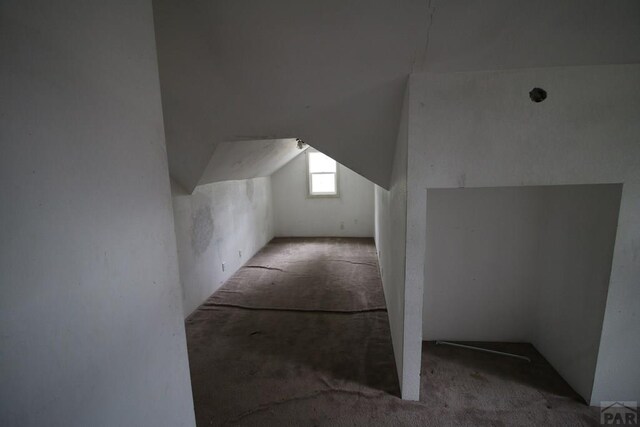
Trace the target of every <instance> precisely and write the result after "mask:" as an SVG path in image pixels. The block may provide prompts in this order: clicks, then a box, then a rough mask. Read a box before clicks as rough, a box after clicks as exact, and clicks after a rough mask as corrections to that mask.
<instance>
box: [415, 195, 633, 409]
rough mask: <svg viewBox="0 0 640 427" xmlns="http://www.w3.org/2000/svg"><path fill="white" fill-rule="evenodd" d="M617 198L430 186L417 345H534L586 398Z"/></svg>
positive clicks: (611, 241)
mask: <svg viewBox="0 0 640 427" xmlns="http://www.w3.org/2000/svg"><path fill="white" fill-rule="evenodd" d="M620 194H621V186H620V185H572V186H544V187H499V188H471V189H469V188H466V189H447V190H441V189H440V190H428V192H427V198H428V200H429V203H428V205H427V236H428V238H427V261H426V263H425V278H426V281H425V284H426V286H425V292H424V310H423V319H424V328H423V337H424V339H426V340H434V339H445V340H446V339H449V340H468V341H516V342H531V343H533V344H534V345H535V346H536V348H537V349H538V350H539V351H540V352H541V353H542V354H543V355H544V356H545V357H546V358H547V360H549V362H550V363H551V364H552V365H553V366H554V367H555V368H556V370H557V371H558V372H559V373H560V374H561V375H562V376H563V377H564V378H565V379H566V380H567V381H568V382H569V383H570V384H571V385H572V386H573V387H574V389H575V390H576V391H577V392H578V393H579V394H580V395H582V396H583V397H584V398H585V399H586V400H587V401H589V400H590V397H591V387H592V385H593V378H594V374H595V368H596V359H597V356H598V347H599V344H600V335H601V331H602V318H603V314H604V308H605V303H606V295H607V288H608V284H609V272H610V270H611V259H612V255H613V245H614V239H615V234H616V223H617V219H618V209H619V206H620Z"/></svg>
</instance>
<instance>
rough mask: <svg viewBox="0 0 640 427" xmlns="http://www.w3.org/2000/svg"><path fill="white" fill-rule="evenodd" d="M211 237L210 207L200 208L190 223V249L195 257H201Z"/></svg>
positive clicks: (211, 219) (211, 218) (211, 220)
mask: <svg viewBox="0 0 640 427" xmlns="http://www.w3.org/2000/svg"><path fill="white" fill-rule="evenodd" d="M212 237H213V217H212V216H211V207H209V206H208V205H205V206H201V207H199V208H198V210H197V211H196V213H195V215H194V216H193V218H192V222H191V247H192V248H193V252H194V253H195V254H196V256H199V255H202V254H203V253H204V252H205V251H206V250H207V248H208V247H209V244H210V243H211V238H212Z"/></svg>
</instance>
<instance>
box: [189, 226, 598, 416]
mask: <svg viewBox="0 0 640 427" xmlns="http://www.w3.org/2000/svg"><path fill="white" fill-rule="evenodd" d="M384 307H385V305H384V294H383V291H382V284H381V282H380V276H379V274H378V264H377V257H376V252H375V246H374V244H373V241H372V240H371V239H345V238H304V239H274V240H273V241H272V242H271V243H269V244H268V245H267V246H266V247H265V248H263V250H262V251H260V252H259V253H258V254H257V255H256V256H255V257H253V258H252V259H251V260H250V261H249V262H248V263H247V264H246V265H245V266H244V267H243V268H242V269H240V270H239V271H238V272H237V273H236V274H235V275H234V276H233V277H232V278H231V279H229V281H227V283H225V285H224V286H223V287H222V288H220V289H219V290H218V291H217V292H216V293H214V294H213V295H212V296H211V297H210V298H209V299H208V300H207V301H206V302H205V303H204V304H203V305H202V306H200V307H199V308H198V310H196V311H195V312H194V313H193V314H192V315H191V316H189V318H188V319H187V321H186V328H187V340H188V349H189V363H190V368H191V382H192V387H193V397H194V404H195V411H196V419H197V423H198V425H199V426H209V425H252V426H254V425H255V426H289V425H290V426H299V425H303V426H307V425H308V426H314V425H318V426H319V425H326V426H354V425H355V426H365V425H366V426H374V425H375V426H379V425H389V426H391V425H434V426H440V425H469V426H471V425H473V426H478V425H599V420H598V413H597V411H596V410H594V409H592V408H589V407H588V406H586V405H585V404H584V403H581V402H580V400H579V398H578V397H577V396H576V395H575V393H574V392H573V391H572V390H571V388H569V387H568V386H567V385H566V383H565V382H564V381H563V380H562V379H561V378H560V377H559V376H558V375H557V374H556V373H555V371H553V369H552V368H551V367H550V366H549V365H548V363H546V361H544V359H543V358H542V357H541V356H540V355H539V354H538V353H537V352H536V351H535V349H533V347H531V346H529V345H527V344H524V345H522V344H493V345H495V346H498V347H499V348H501V349H504V350H506V351H513V352H519V353H522V354H526V355H528V356H530V357H531V358H532V363H527V362H524V361H522V360H518V359H512V358H508V357H503V356H496V355H491V354H485V353H479V352H475V351H471V350H466V349H460V348H453V347H446V346H441V345H438V346H436V345H435V344H433V343H424V345H423V363H422V401H421V402H406V401H402V400H401V399H400V398H399V397H398V396H399V386H398V380H397V374H396V368H395V362H394V358H393V350H392V347H391V338H390V332H389V324H388V319H387V313H386V310H385V308H384Z"/></svg>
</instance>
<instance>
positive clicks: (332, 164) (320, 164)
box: [309, 152, 336, 173]
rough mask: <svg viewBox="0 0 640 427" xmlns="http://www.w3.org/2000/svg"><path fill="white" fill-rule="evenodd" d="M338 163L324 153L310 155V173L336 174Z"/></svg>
mask: <svg viewBox="0 0 640 427" xmlns="http://www.w3.org/2000/svg"><path fill="white" fill-rule="evenodd" d="M335 171H336V161H335V160H333V159H332V158H331V157H329V156H326V155H324V154H322V153H318V152H313V153H309V172H310V173H314V172H335Z"/></svg>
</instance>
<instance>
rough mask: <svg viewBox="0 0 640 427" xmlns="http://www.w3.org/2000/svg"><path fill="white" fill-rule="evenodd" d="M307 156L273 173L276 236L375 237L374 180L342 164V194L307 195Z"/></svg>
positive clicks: (339, 172) (340, 181) (339, 177)
mask: <svg viewBox="0 0 640 427" xmlns="http://www.w3.org/2000/svg"><path fill="white" fill-rule="evenodd" d="M306 162H307V156H306V154H305V153H302V154H300V155H298V156H297V157H296V158H294V159H293V160H292V161H290V162H289V163H287V164H286V165H285V166H284V167H282V168H281V169H280V170H278V171H276V172H275V173H274V174H273V175H272V176H271V179H272V186H273V209H274V217H275V235H276V236H348V237H372V236H373V222H374V218H373V215H374V205H373V198H374V195H373V193H374V190H373V183H372V182H371V181H368V180H367V179H365V178H363V177H361V176H360V175H358V174H357V173H355V172H353V171H351V170H349V169H348V168H346V167H345V166H343V165H341V164H338V180H339V183H338V185H339V192H340V196H339V197H316V198H313V197H307V194H308V187H307V185H308V181H307V163H306Z"/></svg>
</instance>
